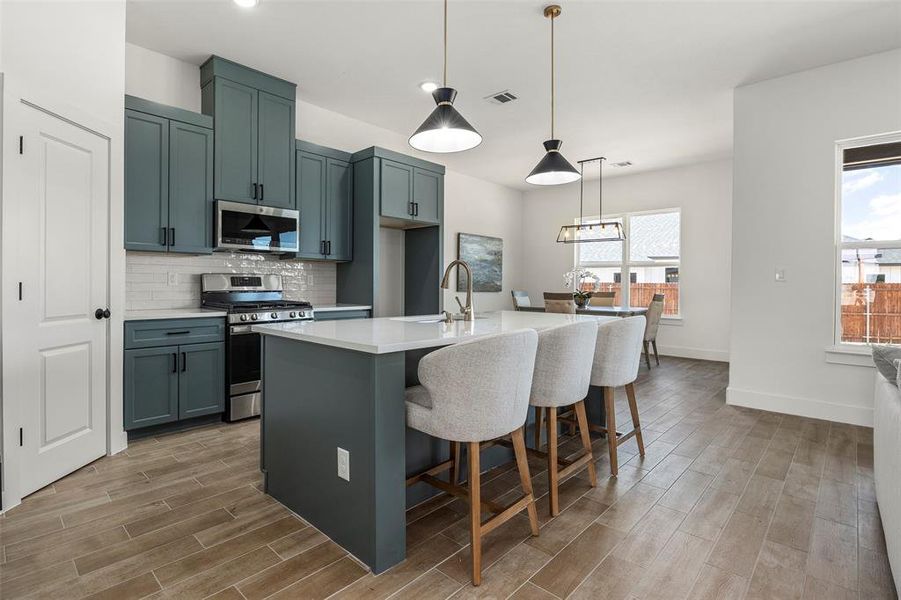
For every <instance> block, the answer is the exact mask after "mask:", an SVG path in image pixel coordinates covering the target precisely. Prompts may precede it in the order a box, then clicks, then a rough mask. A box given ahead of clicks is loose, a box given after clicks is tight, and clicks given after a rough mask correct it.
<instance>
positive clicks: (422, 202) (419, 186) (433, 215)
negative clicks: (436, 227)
mask: <svg viewBox="0 0 901 600" xmlns="http://www.w3.org/2000/svg"><path fill="white" fill-rule="evenodd" d="M443 193H444V177H443V176H441V175H439V174H438V173H433V172H431V171H424V170H423V169H413V202H414V206H415V208H414V212H415V216H414V217H413V220H415V221H423V222H425V223H438V222H439V221H440V220H441V215H440V214H439V212H440V206H441V196H442V194H443Z"/></svg>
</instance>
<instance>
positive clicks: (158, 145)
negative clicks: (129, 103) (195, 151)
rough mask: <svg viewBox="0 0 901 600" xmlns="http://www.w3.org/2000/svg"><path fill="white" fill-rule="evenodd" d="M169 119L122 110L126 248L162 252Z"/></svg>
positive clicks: (166, 193)
mask: <svg viewBox="0 0 901 600" xmlns="http://www.w3.org/2000/svg"><path fill="white" fill-rule="evenodd" d="M168 211H169V120H168V119H163V118H161V117H154V116H152V115H148V114H144V113H140V112H135V111H132V110H126V111H125V248H126V249H128V250H144V251H151V252H154V251H155V252H165V251H166V250H167V245H166V233H167V231H166V227H168V226H169V213H168Z"/></svg>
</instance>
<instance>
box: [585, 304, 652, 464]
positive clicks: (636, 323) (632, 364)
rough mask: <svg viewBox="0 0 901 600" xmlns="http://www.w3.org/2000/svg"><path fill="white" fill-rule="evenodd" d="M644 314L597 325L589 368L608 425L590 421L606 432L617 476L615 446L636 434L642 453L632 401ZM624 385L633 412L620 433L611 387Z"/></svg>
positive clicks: (639, 432)
mask: <svg viewBox="0 0 901 600" xmlns="http://www.w3.org/2000/svg"><path fill="white" fill-rule="evenodd" d="M644 328H645V318H644V317H643V316H638V317H629V318H626V319H617V320H615V321H608V322H606V323H601V324H600V325H599V326H598V339H597V344H596V345H595V348H594V365H593V366H592V369H591V385H593V386H597V387H600V388H603V390H604V410H605V412H606V413H607V426H606V427H601V426H600V425H594V424H592V425H591V426H590V427H591V429H593V430H595V431H600V432H603V433H605V434H606V435H607V447H608V448H609V451H610V474H611V475H612V476H614V477H616V475H617V473H618V472H619V465H618V463H617V449H618V448H619V445H620V444H622V443H623V442H625V441H626V440H628V439H630V438H632V437H633V436H634V437H635V439H636V441H637V442H638V452H639V454H641V456H644V440H643V439H642V437H641V424H640V423H639V420H638V405H637V404H636V403H635V388H634V387H633V385H632V384H633V383H634V382H635V379H636V378H637V377H638V365H639V364H640V363H641V349H642V342H643V340H644ZM620 386H624V387H625V388H626V396H627V397H628V399H629V411H630V412H631V413H632V431H629V432H626V433H619V432H617V431H616V406H615V405H614V403H613V388H616V387H620Z"/></svg>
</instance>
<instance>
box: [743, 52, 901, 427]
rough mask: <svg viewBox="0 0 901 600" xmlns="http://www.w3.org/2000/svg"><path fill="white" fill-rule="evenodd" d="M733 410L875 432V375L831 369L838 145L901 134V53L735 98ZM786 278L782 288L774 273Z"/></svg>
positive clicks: (776, 82) (755, 88)
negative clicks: (750, 408)
mask: <svg viewBox="0 0 901 600" xmlns="http://www.w3.org/2000/svg"><path fill="white" fill-rule="evenodd" d="M734 114H735V152H734V161H735V180H734V197H733V224H734V225H733V234H732V235H733V250H732V254H733V267H732V274H733V277H732V339H731V347H730V356H731V368H730V383H729V390H728V401H729V402H730V403H733V404H740V405H745V406H754V407H758V408H763V409H767V410H776V411H780V412H786V413H793V414H800V415H807V416H813V417H819V418H824V419H832V420H838V421H845V422H850V423H858V424H864V425H869V424H872V407H873V381H874V378H873V370H872V367H859V366H848V365H838V364H830V363H827V362H826V360H825V358H826V357H825V351H824V349H825V348H826V347H827V346H829V345H831V344H832V343H833V339H834V334H833V326H834V298H835V289H834V285H835V257H834V252H835V239H834V230H835V180H836V177H835V172H836V171H835V170H836V157H835V143H836V141H837V140H842V139H847V138H853V137H859V136H866V135H874V134H880V133H886V132H890V131H898V130H901V51H893V52H888V53H883V54H877V55H873V56H869V57H866V58H862V59H858V60H853V61H848V62H842V63H837V64H834V65H829V66H826V67H822V68H819V69H813V70H809V71H804V72H802V73H797V74H794V75H789V76H786V77H781V78H778V79H773V80H770V81H764V82H761V83H757V84H754V85H749V86H746V87H741V88H738V89H737V90H736V91H735V111H734ZM777 266H780V267H784V268H786V270H787V275H788V281H787V282H786V283H776V282H775V274H774V273H775V268H776V267H777Z"/></svg>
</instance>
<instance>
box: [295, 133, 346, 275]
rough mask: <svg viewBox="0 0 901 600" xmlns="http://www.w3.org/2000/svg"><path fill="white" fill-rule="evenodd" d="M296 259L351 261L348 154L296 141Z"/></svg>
mask: <svg viewBox="0 0 901 600" xmlns="http://www.w3.org/2000/svg"><path fill="white" fill-rule="evenodd" d="M296 147H297V154H296V167H295V168H296V172H297V188H296V189H297V209H298V210H299V211H300V245H299V247H300V251H299V252H298V253H297V257H298V258H308V259H317V260H334V261H349V260H351V259H352V258H353V166H352V165H351V163H350V154H348V153H346V152H341V151H340V150H335V149H333V148H326V147H324V146H318V145H316V144H311V143H309V142H304V141H301V140H298V141H297V144H296Z"/></svg>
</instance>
